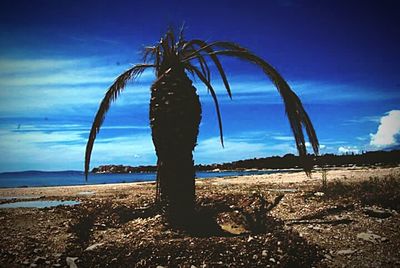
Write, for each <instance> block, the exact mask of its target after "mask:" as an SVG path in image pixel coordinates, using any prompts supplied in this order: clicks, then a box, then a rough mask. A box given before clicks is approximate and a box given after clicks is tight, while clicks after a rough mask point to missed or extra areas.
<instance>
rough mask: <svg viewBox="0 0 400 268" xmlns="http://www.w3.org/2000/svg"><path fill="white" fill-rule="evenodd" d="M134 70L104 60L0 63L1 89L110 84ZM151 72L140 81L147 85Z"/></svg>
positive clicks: (146, 73) (41, 60)
mask: <svg viewBox="0 0 400 268" xmlns="http://www.w3.org/2000/svg"><path fill="white" fill-rule="evenodd" d="M129 67H131V66H128V65H127V66H118V65H115V64H110V63H108V61H107V60H105V59H102V58H81V59H76V58H72V59H29V60H28V59H22V60H21V59H0V71H1V73H2V75H1V76H0V87H1V88H3V89H4V88H7V87H27V86H28V87H32V86H41V87H43V86H46V87H47V86H54V85H56V86H65V85H70V86H71V85H83V84H111V83H112V82H113V81H114V79H115V78H116V76H117V75H118V74H119V73H122V72H123V71H125V70H126V69H128V68H129ZM151 76H152V74H151V72H145V73H144V74H143V75H142V77H141V80H142V81H148V80H149V79H150V78H151Z"/></svg>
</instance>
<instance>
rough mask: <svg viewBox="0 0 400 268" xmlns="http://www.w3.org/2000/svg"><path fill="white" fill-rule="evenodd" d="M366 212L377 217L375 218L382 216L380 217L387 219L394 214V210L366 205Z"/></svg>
mask: <svg viewBox="0 0 400 268" xmlns="http://www.w3.org/2000/svg"><path fill="white" fill-rule="evenodd" d="M363 210H364V213H365V214H367V215H368V216H371V217H375V218H380V219H385V218H389V217H390V216H392V215H393V214H392V212H390V211H388V210H383V209H377V208H372V207H365V208H364V209H363Z"/></svg>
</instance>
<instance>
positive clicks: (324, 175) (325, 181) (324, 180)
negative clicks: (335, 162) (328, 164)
mask: <svg viewBox="0 0 400 268" xmlns="http://www.w3.org/2000/svg"><path fill="white" fill-rule="evenodd" d="M327 173H328V172H327V170H326V169H322V190H324V191H325V190H326V188H327V184H328V174H327Z"/></svg>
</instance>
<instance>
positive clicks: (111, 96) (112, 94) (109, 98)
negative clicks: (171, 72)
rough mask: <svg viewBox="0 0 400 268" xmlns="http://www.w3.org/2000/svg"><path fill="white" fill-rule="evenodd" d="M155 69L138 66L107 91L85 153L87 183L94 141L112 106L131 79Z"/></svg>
mask: <svg viewBox="0 0 400 268" xmlns="http://www.w3.org/2000/svg"><path fill="white" fill-rule="evenodd" d="M149 67H155V66H154V65H150V64H138V65H135V66H134V67H132V68H130V69H128V70H126V71H125V72H124V73H122V74H121V75H120V76H118V77H117V79H116V80H115V81H114V83H113V84H112V85H111V87H110V88H109V89H108V90H107V92H106V94H105V96H104V98H103V100H102V101H101V103H100V107H99V109H98V111H97V114H96V116H95V118H94V121H93V124H92V128H91V129H90V134H89V138H88V142H87V144H86V152H85V179H86V181H87V176H88V172H89V164H90V157H91V154H92V149H93V144H94V140H95V139H96V136H97V134H98V133H99V131H100V127H101V125H102V124H103V121H104V117H105V115H106V113H107V111H108V109H109V108H110V104H111V103H112V102H113V101H115V99H116V98H117V97H118V95H119V94H120V93H121V91H122V90H123V89H124V88H125V86H126V84H127V82H128V81H129V80H130V79H133V80H134V79H136V78H137V77H139V76H140V75H141V74H142V73H143V71H144V70H145V69H146V68H149Z"/></svg>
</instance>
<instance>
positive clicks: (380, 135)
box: [370, 110, 400, 148]
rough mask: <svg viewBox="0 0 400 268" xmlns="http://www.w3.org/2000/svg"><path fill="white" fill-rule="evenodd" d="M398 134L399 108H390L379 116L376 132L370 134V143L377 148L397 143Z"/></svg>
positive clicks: (399, 126) (399, 130)
mask: <svg viewBox="0 0 400 268" xmlns="http://www.w3.org/2000/svg"><path fill="white" fill-rule="evenodd" d="M398 135H400V110H392V111H390V112H388V113H387V114H386V115H384V116H382V117H381V119H380V124H379V127H378V130H377V132H376V133H375V134H371V135H370V136H371V141H370V145H371V146H374V147H377V148H385V147H390V146H394V145H397V144H398V143H399V140H398Z"/></svg>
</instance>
